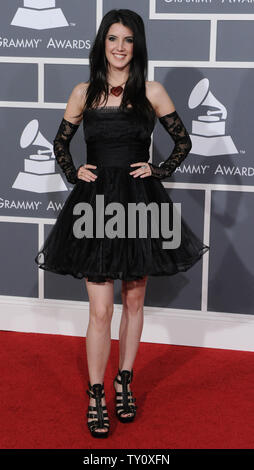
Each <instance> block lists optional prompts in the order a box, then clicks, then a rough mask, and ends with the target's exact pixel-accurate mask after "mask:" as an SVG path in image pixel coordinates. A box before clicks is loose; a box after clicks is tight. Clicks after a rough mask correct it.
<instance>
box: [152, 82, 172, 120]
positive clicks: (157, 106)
mask: <svg viewBox="0 0 254 470" xmlns="http://www.w3.org/2000/svg"><path fill="white" fill-rule="evenodd" d="M146 85H147V97H148V99H149V100H150V102H151V104H152V106H153V108H154V110H155V112H156V114H157V116H158V117H160V116H163V115H165V114H169V113H171V112H173V111H174V110H175V105H174V103H173V101H172V99H171V98H170V96H169V94H168V92H167V90H166V88H165V87H164V86H163V85H162V84H161V83H160V82H158V81H156V80H154V81H150V82H146Z"/></svg>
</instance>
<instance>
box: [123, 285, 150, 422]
mask: <svg viewBox="0 0 254 470" xmlns="http://www.w3.org/2000/svg"><path fill="white" fill-rule="evenodd" d="M147 279H148V276H145V277H144V278H143V279H140V280H138V281H122V303H123V310H122V317H121V323H120V329H119V369H120V370H123V369H127V370H131V369H132V367H133V363H134V360H135V357H136V354H137V351H138V347H139V343H140V338H141V334H142V330H143V323H144V298H145V292H146V285H147ZM118 378H119V379H120V377H119V376H118ZM115 384H116V390H117V391H118V392H121V391H122V385H120V384H118V383H117V382H115ZM128 391H130V385H129V384H128ZM131 415H132V413H125V414H123V415H122V416H131Z"/></svg>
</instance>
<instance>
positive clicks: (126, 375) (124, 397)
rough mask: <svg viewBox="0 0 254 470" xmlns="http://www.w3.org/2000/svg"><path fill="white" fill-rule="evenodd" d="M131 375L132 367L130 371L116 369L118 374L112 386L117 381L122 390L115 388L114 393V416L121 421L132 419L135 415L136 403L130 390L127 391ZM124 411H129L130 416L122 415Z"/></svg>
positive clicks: (126, 421) (125, 421)
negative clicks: (118, 390)
mask: <svg viewBox="0 0 254 470" xmlns="http://www.w3.org/2000/svg"><path fill="white" fill-rule="evenodd" d="M118 375H120V377H121V380H119V379H118ZM132 377H133V369H132V370H131V371H129V370H122V371H120V369H119V370H118V374H117V375H116V377H115V379H114V388H115V382H117V383H119V384H121V385H122V387H123V390H122V392H117V391H116V388H115V393H116V407H115V411H116V416H117V418H118V419H119V421H121V422H122V423H129V422H130V421H133V420H134V418H135V416H136V409H137V405H135V404H134V403H135V401H136V398H133V396H132V392H131V391H129V392H128V388H127V385H128V384H130V383H131V381H132ZM126 413H131V414H132V416H122V415H123V414H126Z"/></svg>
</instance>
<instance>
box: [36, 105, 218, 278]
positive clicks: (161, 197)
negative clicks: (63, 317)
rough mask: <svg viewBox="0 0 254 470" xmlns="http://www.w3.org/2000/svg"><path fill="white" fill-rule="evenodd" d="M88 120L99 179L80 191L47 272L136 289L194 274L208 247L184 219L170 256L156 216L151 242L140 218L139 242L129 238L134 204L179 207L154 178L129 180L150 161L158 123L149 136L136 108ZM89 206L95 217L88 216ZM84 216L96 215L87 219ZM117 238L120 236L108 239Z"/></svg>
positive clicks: (68, 204)
mask: <svg viewBox="0 0 254 470" xmlns="http://www.w3.org/2000/svg"><path fill="white" fill-rule="evenodd" d="M83 117H84V119H83V126H84V136H85V140H86V144H87V163H90V164H93V165H96V166H97V168H96V169H91V171H93V172H94V173H95V174H96V175H98V177H97V179H96V180H95V181H92V182H86V181H83V180H79V181H78V182H77V183H76V184H75V186H74V188H73V190H72V191H71V193H70V194H69V196H68V197H67V199H66V200H65V203H64V206H63V208H62V210H61V211H60V213H59V215H58V217H57V220H56V222H55V224H54V226H53V227H52V229H51V231H50V233H49V235H48V237H47V239H46V240H45V242H44V244H43V246H42V247H41V249H40V251H39V252H38V254H37V255H36V258H35V262H36V263H37V264H38V266H39V267H40V268H41V269H45V270H48V271H52V272H54V273H57V274H70V275H71V276H73V277H75V278H77V279H81V278H83V277H86V278H87V279H88V281H91V282H99V283H101V282H105V281H106V280H107V279H121V280H126V281H132V280H138V279H141V278H142V277H144V276H146V275H150V276H169V275H172V274H176V273H177V272H180V271H187V270H188V269H189V268H191V266H193V265H194V264H195V263H196V262H197V261H198V260H199V259H200V258H201V257H202V255H203V254H204V253H205V252H206V251H207V250H208V249H209V247H208V246H206V245H204V244H203V243H202V242H201V241H200V240H199V239H198V237H197V236H196V235H195V234H194V233H193V232H192V230H191V229H190V228H189V227H188V225H187V224H186V223H185V221H184V220H183V218H181V243H180V245H179V246H178V248H175V249H165V248H163V242H165V241H167V240H171V237H169V238H168V239H167V238H164V237H162V235H161V232H160V233H159V237H158V236H157V237H156V236H152V235H151V233H152V232H151V227H152V224H151V223H149V221H150V220H151V219H150V218H149V211H148V217H147V230H146V235H145V236H140V234H141V231H140V230H141V229H140V225H139V217H138V216H137V219H136V232H135V233H136V235H135V236H133V234H132V235H131V236H128V233H129V232H128V221H129V222H130V221H131V220H132V222H133V218H132V219H131V217H130V216H128V206H129V203H134V204H138V203H145V205H146V206H147V205H148V204H149V203H157V205H158V206H160V203H163V202H164V203H168V204H169V205H170V207H172V205H173V202H172V200H171V199H170V197H169V195H168V193H167V191H166V190H165V188H164V186H163V184H162V183H161V181H160V180H158V179H156V178H154V177H152V176H148V177H145V178H140V177H139V176H138V177H136V178H134V177H133V176H132V175H130V174H129V172H131V171H133V170H135V169H137V168H138V167H130V163H134V162H143V161H144V162H145V161H148V160H149V147H150V143H151V133H152V131H153V129H154V125H155V120H156V116H155V118H152V119H151V125H150V128H149V126H148V128H145V126H144V125H143V124H141V123H140V122H139V121H138V120H137V119H136V118H135V117H134V115H133V112H132V109H131V108H129V109H127V110H120V109H119V107H116V106H110V107H106V108H96V109H87V110H85V111H84V116H83ZM110 203H120V204H121V209H123V211H121V216H119V211H118V210H115V211H114V207H112V210H111V211H109V212H108V213H107V210H109V209H110V206H108V205H109V204H110ZM88 206H89V209H90V210H85V208H86V209H87V207H88ZM118 207H119V206H118ZM102 208H103V210H102ZM115 208H116V206H115ZM91 209H92V210H91ZM141 212H142V210H141ZM143 213H144V211H143ZM159 213H160V209H159ZM85 214H86V216H87V215H89V217H88V218H87V219H86V216H85ZM117 214H118V218H117ZM123 214H124V215H123ZM171 216H172V209H171ZM82 220H83V224H82V223H81V221H82ZM85 220H86V222H85ZM96 224H97V225H96ZM123 227H125V228H124V230H122V229H123ZM120 228H121V229H120ZM171 228H172V226H171ZM103 229H105V233H103V232H104V230H103ZM143 229H144V227H143ZM169 229H170V227H169ZM85 230H87V232H85ZM114 230H115V231H117V236H116V237H113V238H112V236H108V234H112V232H114ZM120 232H121V234H119V233H120ZM123 232H124V233H123ZM88 233H89V235H88Z"/></svg>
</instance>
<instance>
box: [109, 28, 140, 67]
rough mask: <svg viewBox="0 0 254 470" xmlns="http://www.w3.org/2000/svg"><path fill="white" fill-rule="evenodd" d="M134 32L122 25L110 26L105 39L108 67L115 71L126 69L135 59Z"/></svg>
mask: <svg viewBox="0 0 254 470" xmlns="http://www.w3.org/2000/svg"><path fill="white" fill-rule="evenodd" d="M133 41H134V37H133V32H132V31H131V29H129V28H128V27H127V26H124V25H123V24H122V23H114V24H112V25H111V26H110V28H109V30H108V32H107V35H106V38H105V54H106V57H107V60H108V63H109V64H108V65H109V66H110V67H113V68H115V69H123V68H124V67H126V66H127V65H128V64H129V63H130V61H131V59H132V57H133Z"/></svg>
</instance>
